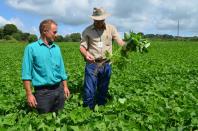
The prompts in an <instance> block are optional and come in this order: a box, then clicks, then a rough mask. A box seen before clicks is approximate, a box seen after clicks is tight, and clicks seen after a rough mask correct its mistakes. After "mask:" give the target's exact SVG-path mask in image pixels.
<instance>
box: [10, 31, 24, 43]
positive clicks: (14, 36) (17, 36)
mask: <svg viewBox="0 0 198 131" xmlns="http://www.w3.org/2000/svg"><path fill="white" fill-rule="evenodd" d="M12 37H13V38H14V39H16V40H18V41H21V37H22V32H19V31H18V32H17V33H14V34H12Z"/></svg>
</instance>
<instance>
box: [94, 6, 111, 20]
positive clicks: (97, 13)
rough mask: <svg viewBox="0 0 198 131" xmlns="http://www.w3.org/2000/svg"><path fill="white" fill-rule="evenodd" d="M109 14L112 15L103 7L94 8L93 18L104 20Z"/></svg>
mask: <svg viewBox="0 0 198 131" xmlns="http://www.w3.org/2000/svg"><path fill="white" fill-rule="evenodd" d="M108 16H110V14H109V13H107V12H105V11H104V10H103V9H102V8H94V9H93V14H92V16H91V18H92V19H93V20H104V19H105V18H107V17H108Z"/></svg>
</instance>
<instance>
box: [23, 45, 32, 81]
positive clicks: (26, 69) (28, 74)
mask: <svg viewBox="0 0 198 131" xmlns="http://www.w3.org/2000/svg"><path fill="white" fill-rule="evenodd" d="M32 68H33V57H32V49H31V47H30V46H27V47H26V48H25V51H24V57H23V63H22V80H32Z"/></svg>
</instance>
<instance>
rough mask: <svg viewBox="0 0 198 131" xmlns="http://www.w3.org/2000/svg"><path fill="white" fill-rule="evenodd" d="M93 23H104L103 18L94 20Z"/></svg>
mask: <svg viewBox="0 0 198 131" xmlns="http://www.w3.org/2000/svg"><path fill="white" fill-rule="evenodd" d="M94 23H104V20H94Z"/></svg>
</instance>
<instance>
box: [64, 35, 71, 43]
mask: <svg viewBox="0 0 198 131" xmlns="http://www.w3.org/2000/svg"><path fill="white" fill-rule="evenodd" d="M64 41H65V42H72V39H71V37H70V35H66V36H65V37H64Z"/></svg>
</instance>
